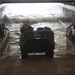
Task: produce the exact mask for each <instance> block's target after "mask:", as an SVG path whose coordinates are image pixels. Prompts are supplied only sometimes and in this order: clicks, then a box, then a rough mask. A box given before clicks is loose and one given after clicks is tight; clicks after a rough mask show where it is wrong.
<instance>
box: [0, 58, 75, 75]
mask: <svg viewBox="0 0 75 75" xmlns="http://www.w3.org/2000/svg"><path fill="white" fill-rule="evenodd" d="M16 58H17V57H10V58H8V59H6V60H4V61H2V62H1V63H0V75H75V58H51V59H50V58H42V57H41V58H40V57H38V58H29V59H19V58H18V59H16Z"/></svg>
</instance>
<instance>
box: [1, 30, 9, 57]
mask: <svg viewBox="0 0 75 75" xmlns="http://www.w3.org/2000/svg"><path fill="white" fill-rule="evenodd" d="M8 42H9V31H6V35H5V37H4V39H3V41H2V43H1V45H0V56H3V54H4V52H5V50H6V47H7V44H8Z"/></svg>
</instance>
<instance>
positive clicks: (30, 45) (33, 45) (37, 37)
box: [20, 26, 55, 59]
mask: <svg viewBox="0 0 75 75" xmlns="http://www.w3.org/2000/svg"><path fill="white" fill-rule="evenodd" d="M23 28H24V27H23ZM23 28H22V27H21V29H20V31H21V36H20V50H21V57H22V59H24V58H28V57H29V55H28V53H35V52H39V53H40V52H45V55H46V56H47V57H50V58H53V55H54V48H55V42H54V33H53V31H52V30H51V29H50V28H48V27H44V28H41V27H39V28H37V30H36V31H35V30H33V28H32V27H31V26H28V29H27V27H26V26H25V28H24V30H23Z"/></svg>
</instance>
